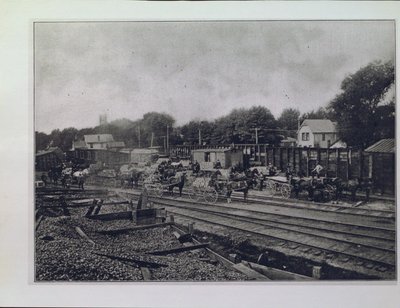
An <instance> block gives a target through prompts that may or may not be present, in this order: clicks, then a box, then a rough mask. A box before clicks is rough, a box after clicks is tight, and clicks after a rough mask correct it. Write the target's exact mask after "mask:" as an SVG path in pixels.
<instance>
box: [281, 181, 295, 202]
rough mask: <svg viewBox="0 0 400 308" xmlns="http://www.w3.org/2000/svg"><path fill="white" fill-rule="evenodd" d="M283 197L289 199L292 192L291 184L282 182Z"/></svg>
mask: <svg viewBox="0 0 400 308" xmlns="http://www.w3.org/2000/svg"><path fill="white" fill-rule="evenodd" d="M280 190H281V195H282V197H283V198H286V199H288V198H289V197H290V195H291V193H292V187H291V186H290V185H289V184H282V185H281V187H280Z"/></svg>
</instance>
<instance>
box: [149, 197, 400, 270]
mask: <svg viewBox="0 0 400 308" xmlns="http://www.w3.org/2000/svg"><path fill="white" fill-rule="evenodd" d="M154 201H155V202H156V203H157V204H159V205H162V206H163V207H165V208H166V210H167V211H168V212H169V213H173V214H175V215H178V216H184V217H186V218H189V219H191V220H194V221H196V220H197V221H201V222H204V223H210V224H212V225H219V226H223V227H228V228H233V229H237V230H239V231H244V232H247V233H252V234H257V235H261V236H266V237H269V238H275V239H278V240H283V241H286V242H290V243H294V244H298V245H302V246H307V247H310V248H316V249H320V250H324V251H326V252H330V253H334V254H337V255H343V256H348V257H352V258H356V259H359V260H363V261H367V262H373V263H376V264H379V265H381V266H386V267H387V268H388V269H394V267H395V265H396V259H395V239H394V234H392V233H391V234H387V235H383V236H381V237H376V236H373V235H372V234H371V233H372V232H373V228H371V229H370V230H369V233H370V234H369V235H368V234H367V233H368V232H366V234H364V235H362V234H360V233H352V232H350V231H349V230H347V231H344V230H343V231H338V230H336V231H332V230H329V228H328V226H327V228H325V229H322V228H320V227H319V228H316V227H314V226H308V227H305V226H302V225H295V224H287V223H286V224H285V223H282V221H272V220H270V219H266V217H263V216H262V215H260V214H255V213H245V212H246V211H243V210H242V212H241V213H237V212H235V210H232V209H231V210H229V209H227V208H225V207H219V208H218V207H213V208H209V206H205V205H202V204H196V207H194V206H193V204H192V203H191V202H189V201H187V200H184V201H183V200H179V201H178V200H169V199H161V198H157V199H156V200H154ZM207 207H208V208H207ZM336 227H337V226H336ZM365 229H367V228H365Z"/></svg>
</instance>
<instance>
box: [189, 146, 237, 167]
mask: <svg viewBox="0 0 400 308" xmlns="http://www.w3.org/2000/svg"><path fill="white" fill-rule="evenodd" d="M217 160H219V161H220V163H221V166H222V168H224V169H225V168H230V167H232V166H234V165H236V164H241V165H243V152H242V151H241V150H237V149H230V148H224V149H212V148H208V149H198V150H192V161H193V162H195V161H197V162H198V163H199V164H200V168H201V169H212V168H213V167H214V164H215V162H216V161H217Z"/></svg>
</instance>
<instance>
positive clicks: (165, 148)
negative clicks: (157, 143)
mask: <svg viewBox="0 0 400 308" xmlns="http://www.w3.org/2000/svg"><path fill="white" fill-rule="evenodd" d="M162 138H163V141H164V142H163V143H164V152H165V154H167V136H162Z"/></svg>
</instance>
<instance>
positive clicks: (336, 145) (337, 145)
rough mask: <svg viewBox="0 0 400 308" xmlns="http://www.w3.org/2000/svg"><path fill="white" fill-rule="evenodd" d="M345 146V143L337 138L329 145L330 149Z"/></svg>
mask: <svg viewBox="0 0 400 308" xmlns="http://www.w3.org/2000/svg"><path fill="white" fill-rule="evenodd" d="M343 148H347V143H346V142H344V141H342V140H340V139H338V140H336V141H335V142H334V143H333V144H332V145H331V146H330V149H343Z"/></svg>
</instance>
